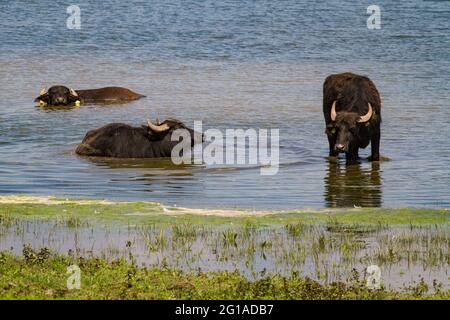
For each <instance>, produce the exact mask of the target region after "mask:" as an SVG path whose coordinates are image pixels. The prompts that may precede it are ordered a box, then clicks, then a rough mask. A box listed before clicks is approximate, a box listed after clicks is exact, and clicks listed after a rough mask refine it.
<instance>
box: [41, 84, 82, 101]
mask: <svg viewBox="0 0 450 320" xmlns="http://www.w3.org/2000/svg"><path fill="white" fill-rule="evenodd" d="M77 100H79V97H78V93H77V92H76V91H75V90H73V89H72V88H67V87H64V86H53V87H51V88H49V89H48V90H46V89H45V88H44V89H42V90H41V92H40V94H39V97H37V98H36V99H35V100H34V101H36V102H39V101H43V102H44V103H45V105H47V106H68V105H72V104H73V103H75V102H76V101H77Z"/></svg>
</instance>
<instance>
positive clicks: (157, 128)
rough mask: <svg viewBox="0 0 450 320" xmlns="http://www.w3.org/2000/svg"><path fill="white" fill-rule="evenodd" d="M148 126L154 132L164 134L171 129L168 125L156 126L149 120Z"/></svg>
mask: <svg viewBox="0 0 450 320" xmlns="http://www.w3.org/2000/svg"><path fill="white" fill-rule="evenodd" d="M147 125H148V127H149V128H150V130H152V131H153V132H156V133H159V132H164V131H167V130H169V129H170V127H169V126H168V125H167V123H163V124H161V125H154V124H153V123H152V122H151V121H150V120H147Z"/></svg>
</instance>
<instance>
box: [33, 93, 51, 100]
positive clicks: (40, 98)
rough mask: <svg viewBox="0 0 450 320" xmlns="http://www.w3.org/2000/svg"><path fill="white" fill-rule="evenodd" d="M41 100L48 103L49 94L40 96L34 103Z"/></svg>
mask: <svg viewBox="0 0 450 320" xmlns="http://www.w3.org/2000/svg"><path fill="white" fill-rule="evenodd" d="M40 100H42V101H44V102H48V93H46V94H43V95H40V96H39V97H37V98H36V99H34V102H39V101H40Z"/></svg>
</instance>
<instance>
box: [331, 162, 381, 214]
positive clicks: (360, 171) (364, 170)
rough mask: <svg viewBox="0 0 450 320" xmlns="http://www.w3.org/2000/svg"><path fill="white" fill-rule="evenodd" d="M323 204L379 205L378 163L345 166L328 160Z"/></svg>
mask: <svg viewBox="0 0 450 320" xmlns="http://www.w3.org/2000/svg"><path fill="white" fill-rule="evenodd" d="M324 185H325V194H324V197H325V205H326V206H327V207H330V208H339V207H353V206H358V207H381V205H382V202H383V201H382V185H381V171H380V163H379V162H372V163H369V167H366V166H364V167H363V165H362V164H359V163H358V164H354V165H351V166H346V165H344V164H342V163H336V162H332V161H329V162H328V168H327V174H326V176H325V179H324Z"/></svg>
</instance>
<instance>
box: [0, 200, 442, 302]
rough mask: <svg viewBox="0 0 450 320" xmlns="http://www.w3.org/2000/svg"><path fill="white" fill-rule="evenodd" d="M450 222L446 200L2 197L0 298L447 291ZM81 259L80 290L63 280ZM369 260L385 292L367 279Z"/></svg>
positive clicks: (430, 294) (407, 295) (427, 294)
mask: <svg viewBox="0 0 450 320" xmlns="http://www.w3.org/2000/svg"><path fill="white" fill-rule="evenodd" d="M449 222H450V211H449V210H446V209H370V208H351V209H321V210H312V209H302V210H287V211H252V210H240V209H215V210H209V209H189V208H178V207H168V206H164V205H162V204H158V203H149V202H109V201H100V200H88V199H87V200H86V199H59V198H50V197H27V196H14V197H0V251H2V252H3V253H1V256H0V297H3V298H51V299H54V298H62V299H64V298H82V299H85V298H86V299H94V298H117V299H133V298H146V299H166V298H170V299H174V298H196V299H216V298H224V299H228V298H229V299H241V298H245V299H259V298H272V299H354V298H363V299H416V298H418V299H422V298H442V299H448V298H449V291H448V290H449V288H450V285H449V280H450V279H449V278H448V272H447V269H448V265H449V264H450V223H449ZM74 263H75V264H77V265H79V266H80V268H81V270H82V289H81V290H67V288H66V279H67V274H66V268H67V266H69V265H71V264H74ZM373 264H375V265H377V266H379V268H380V269H381V272H382V278H381V283H382V284H383V285H384V286H385V289H382V290H376V291H371V290H368V289H367V288H366V286H365V285H364V277H365V276H366V275H364V271H365V270H366V268H367V267H368V266H369V265H373ZM391 288H393V290H391Z"/></svg>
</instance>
